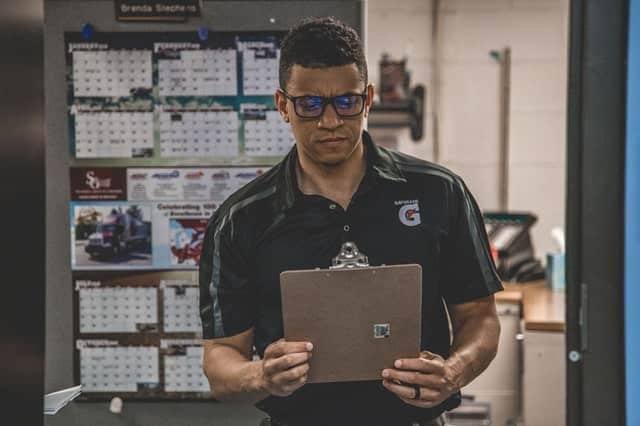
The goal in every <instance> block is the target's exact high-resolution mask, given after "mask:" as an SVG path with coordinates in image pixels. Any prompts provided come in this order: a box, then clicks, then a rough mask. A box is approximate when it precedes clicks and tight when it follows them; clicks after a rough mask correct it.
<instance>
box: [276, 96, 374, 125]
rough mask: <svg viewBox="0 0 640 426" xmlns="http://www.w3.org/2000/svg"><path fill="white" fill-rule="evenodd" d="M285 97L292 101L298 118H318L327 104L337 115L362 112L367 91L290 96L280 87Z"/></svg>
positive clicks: (356, 114)
mask: <svg viewBox="0 0 640 426" xmlns="http://www.w3.org/2000/svg"><path fill="white" fill-rule="evenodd" d="M280 91H281V92H282V94H283V95H284V97H285V98H287V99H289V100H290V101H291V102H293V109H294V111H295V112H296V115H297V116H298V117H300V118H318V117H321V116H322V114H324V109H325V108H326V106H327V105H329V104H331V105H333V108H334V109H335V111H336V114H338V116H340V117H343V118H345V117H346V118H348V117H355V116H358V115H360V114H362V111H363V110H364V101H365V100H366V99H367V93H366V92H365V93H344V94H342V95H338V96H332V97H324V96H315V95H305V96H291V95H289V94H288V93H287V92H285V91H284V90H283V89H280Z"/></svg>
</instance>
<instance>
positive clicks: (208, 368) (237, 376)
mask: <svg viewBox="0 0 640 426" xmlns="http://www.w3.org/2000/svg"><path fill="white" fill-rule="evenodd" d="M204 360H205V362H204V367H205V368H204V369H205V374H206V376H207V378H208V379H209V384H210V385H211V389H212V393H213V397H214V398H215V399H218V400H220V401H243V402H249V403H255V402H257V401H260V400H262V399H264V398H266V397H268V396H269V393H268V392H266V391H265V390H264V389H263V375H262V361H250V360H248V359H247V358H246V357H245V356H244V355H242V354H241V353H240V352H239V351H238V350H237V349H235V348H233V347H231V346H227V345H216V346H214V347H212V348H208V350H207V352H206V353H205V356H204Z"/></svg>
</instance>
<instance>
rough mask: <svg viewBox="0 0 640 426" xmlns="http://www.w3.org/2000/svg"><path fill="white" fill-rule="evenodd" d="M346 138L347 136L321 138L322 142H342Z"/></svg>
mask: <svg viewBox="0 0 640 426" xmlns="http://www.w3.org/2000/svg"><path fill="white" fill-rule="evenodd" d="M345 139H346V138H325V139H320V143H329V142H342V141H344V140H345Z"/></svg>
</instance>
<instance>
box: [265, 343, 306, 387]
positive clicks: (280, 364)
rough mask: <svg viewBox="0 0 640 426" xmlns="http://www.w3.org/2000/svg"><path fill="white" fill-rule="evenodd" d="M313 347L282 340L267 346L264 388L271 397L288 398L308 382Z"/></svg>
mask: <svg viewBox="0 0 640 426" xmlns="http://www.w3.org/2000/svg"><path fill="white" fill-rule="evenodd" d="M312 349H313V345H312V344H311V343H309V342H287V341H285V340H284V339H280V340H278V341H277V342H274V343H272V344H270V345H269V346H267V349H266V350H265V351H264V358H263V360H262V380H263V384H262V387H263V389H264V390H266V391H267V392H269V393H270V394H271V395H276V396H288V395H291V394H292V393H293V392H294V391H296V390H297V389H299V388H301V387H302V386H303V385H304V384H305V383H306V381H307V372H308V371H309V359H310V358H311V350H312Z"/></svg>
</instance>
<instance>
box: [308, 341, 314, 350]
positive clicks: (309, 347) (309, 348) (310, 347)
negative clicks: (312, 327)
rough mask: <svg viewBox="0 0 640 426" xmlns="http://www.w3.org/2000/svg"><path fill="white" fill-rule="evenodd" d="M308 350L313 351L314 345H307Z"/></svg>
mask: <svg viewBox="0 0 640 426" xmlns="http://www.w3.org/2000/svg"><path fill="white" fill-rule="evenodd" d="M307 350H308V351H310V350H313V344H312V343H310V342H309V343H307Z"/></svg>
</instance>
